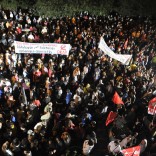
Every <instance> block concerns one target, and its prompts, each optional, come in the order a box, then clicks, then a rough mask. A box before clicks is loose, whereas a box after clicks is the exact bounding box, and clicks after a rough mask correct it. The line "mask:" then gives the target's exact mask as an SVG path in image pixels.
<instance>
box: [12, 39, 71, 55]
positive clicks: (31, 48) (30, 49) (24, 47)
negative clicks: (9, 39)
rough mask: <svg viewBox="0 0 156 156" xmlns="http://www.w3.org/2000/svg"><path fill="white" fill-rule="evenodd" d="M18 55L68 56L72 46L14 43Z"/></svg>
mask: <svg viewBox="0 0 156 156" xmlns="http://www.w3.org/2000/svg"><path fill="white" fill-rule="evenodd" d="M14 46H15V52H16V53H29V54H51V55H53V54H60V55H68V54H69V51H70V49H71V46H70V44H58V43H27V42H18V41H14Z"/></svg>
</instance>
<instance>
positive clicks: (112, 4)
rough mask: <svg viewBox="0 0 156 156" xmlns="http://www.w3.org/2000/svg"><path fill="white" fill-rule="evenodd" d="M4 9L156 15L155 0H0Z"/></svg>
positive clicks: (39, 12) (43, 12) (49, 13)
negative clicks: (31, 8) (19, 8)
mask: <svg viewBox="0 0 156 156" xmlns="http://www.w3.org/2000/svg"><path fill="white" fill-rule="evenodd" d="M0 5H1V6H2V7H3V8H5V9H12V10H16V9H17V7H19V6H20V7H22V8H27V7H33V8H36V10H37V14H38V15H45V16H48V17H52V16H57V17H59V16H62V15H63V16H67V15H68V16H73V15H74V14H75V13H76V12H81V11H88V12H90V13H91V14H95V15H104V14H107V13H109V12H110V11H112V10H114V11H117V12H119V13H120V14H122V15H149V14H150V15H156V9H155V8H154V6H155V5H156V1H155V0H151V2H150V3H149V1H148V0H144V1H142V0H97V1H95V0H26V1H23V0H0Z"/></svg>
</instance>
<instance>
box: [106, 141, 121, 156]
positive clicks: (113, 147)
mask: <svg viewBox="0 0 156 156" xmlns="http://www.w3.org/2000/svg"><path fill="white" fill-rule="evenodd" d="M108 148H109V151H110V152H111V153H113V154H115V153H118V152H120V151H121V146H120V145H119V144H116V143H115V142H114V141H111V142H110V143H109V144H108Z"/></svg>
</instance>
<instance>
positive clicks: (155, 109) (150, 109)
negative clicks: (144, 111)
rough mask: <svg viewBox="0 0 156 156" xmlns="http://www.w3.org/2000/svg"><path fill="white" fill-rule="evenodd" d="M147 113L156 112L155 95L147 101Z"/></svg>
mask: <svg viewBox="0 0 156 156" xmlns="http://www.w3.org/2000/svg"><path fill="white" fill-rule="evenodd" d="M148 114H151V115H154V114H156V97H155V98H153V99H152V100H150V101H149V103H148Z"/></svg>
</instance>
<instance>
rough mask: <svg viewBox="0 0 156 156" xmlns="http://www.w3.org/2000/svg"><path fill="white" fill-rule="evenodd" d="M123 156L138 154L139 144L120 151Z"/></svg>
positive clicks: (138, 155)
mask: <svg viewBox="0 0 156 156" xmlns="http://www.w3.org/2000/svg"><path fill="white" fill-rule="evenodd" d="M121 152H122V153H123V154H124V156H140V146H135V147H131V148H127V149H124V150H122V151H121Z"/></svg>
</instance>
